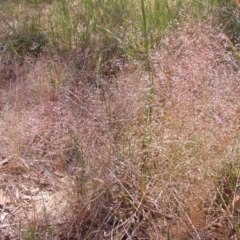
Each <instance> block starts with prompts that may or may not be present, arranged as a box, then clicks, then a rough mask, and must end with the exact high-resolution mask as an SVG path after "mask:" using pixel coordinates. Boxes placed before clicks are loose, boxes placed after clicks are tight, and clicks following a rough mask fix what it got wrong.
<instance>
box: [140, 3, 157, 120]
mask: <svg viewBox="0 0 240 240" xmlns="http://www.w3.org/2000/svg"><path fill="white" fill-rule="evenodd" d="M141 6H142V17H143V34H144V48H145V52H146V63H147V71H148V74H149V85H148V88H149V92H148V108H147V121H148V122H150V123H151V121H152V111H153V97H154V78H153V73H152V67H151V60H150V54H149V40H148V29H147V18H146V11H145V3H144V0H141Z"/></svg>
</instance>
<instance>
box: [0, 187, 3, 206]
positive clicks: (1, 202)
mask: <svg viewBox="0 0 240 240" xmlns="http://www.w3.org/2000/svg"><path fill="white" fill-rule="evenodd" d="M3 205H4V192H3V190H2V189H0V207H3Z"/></svg>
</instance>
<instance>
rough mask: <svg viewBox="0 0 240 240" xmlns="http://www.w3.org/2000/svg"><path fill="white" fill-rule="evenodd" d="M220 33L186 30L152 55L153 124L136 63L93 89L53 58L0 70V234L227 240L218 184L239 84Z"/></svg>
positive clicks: (201, 27) (232, 143) (239, 111)
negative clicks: (148, 118)
mask: <svg viewBox="0 0 240 240" xmlns="http://www.w3.org/2000/svg"><path fill="white" fill-rule="evenodd" d="M219 32H220V31H219V30H218V29H213V27H212V25H211V22H210V21H209V20H208V21H207V22H204V23H199V22H195V23H194V25H193V24H186V25H185V26H184V27H179V29H177V30H176V31H175V32H174V33H169V34H168V35H167V37H165V38H164V39H163V40H162V42H161V48H160V49H159V50H158V51H155V52H152V54H151V56H152V62H153V66H154V81H155V92H154V100H153V101H154V103H153V116H152V122H150V123H149V122H148V121H146V111H147V107H148V106H147V104H148V101H147V97H146V96H147V94H148V89H147V86H148V75H147V73H146V72H145V71H143V70H142V69H143V66H139V68H138V69H135V70H134V71H131V67H129V66H127V65H124V66H123V69H124V71H123V72H122V73H121V74H120V76H118V77H117V78H113V79H111V81H109V80H104V79H102V78H99V79H97V82H98V85H97V86H95V85H94V84H87V83H86V82H85V81H82V82H81V81H79V80H78V79H77V78H76V75H75V73H73V72H72V68H71V66H70V65H69V62H71V61H70V60H69V59H67V60H66V59H61V57H59V56H55V57H51V58H50V57H49V56H46V55H43V56H41V57H40V58H39V59H37V60H36V59H35V60H32V59H28V60H26V61H25V62H24V64H23V65H21V66H19V65H18V64H16V63H11V69H12V70H10V67H8V66H9V65H6V64H2V67H1V69H0V73H1V99H0V100H1V119H0V132H1V139H0V145H1V148H0V156H1V160H0V172H1V175H0V179H1V181H0V182H1V185H0V206H1V212H0V224H1V228H0V233H1V235H2V236H3V235H5V236H8V237H9V239H213V238H214V237H215V239H227V236H228V234H229V232H230V230H232V229H235V230H236V229H237V226H236V225H234V226H233V223H234V221H230V216H229V214H228V213H227V212H226V211H225V206H221V205H220V204H219V202H217V201H216V196H217V190H216V182H217V181H218V180H219V177H220V178H221V174H220V173H219V169H221V168H222V165H223V163H229V162H231V161H236V160H237V159H238V158H239V117H240V99H239V98H240V82H239V79H240V78H239V77H240V76H239V62H238V61H237V60H236V59H235V57H234V55H233V53H232V52H229V51H227V50H226V49H227V46H226V44H227V42H226V40H225V38H224V35H222V34H221V33H219ZM128 69H129V70H128ZM9 72H11V74H9ZM3 79H5V80H4V81H3ZM232 197H233V196H232V195H231V196H230V198H232ZM230 201H231V199H229V202H230ZM233 218H234V217H232V219H233ZM2 239H4V238H2ZM5 239H7V238H5Z"/></svg>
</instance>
